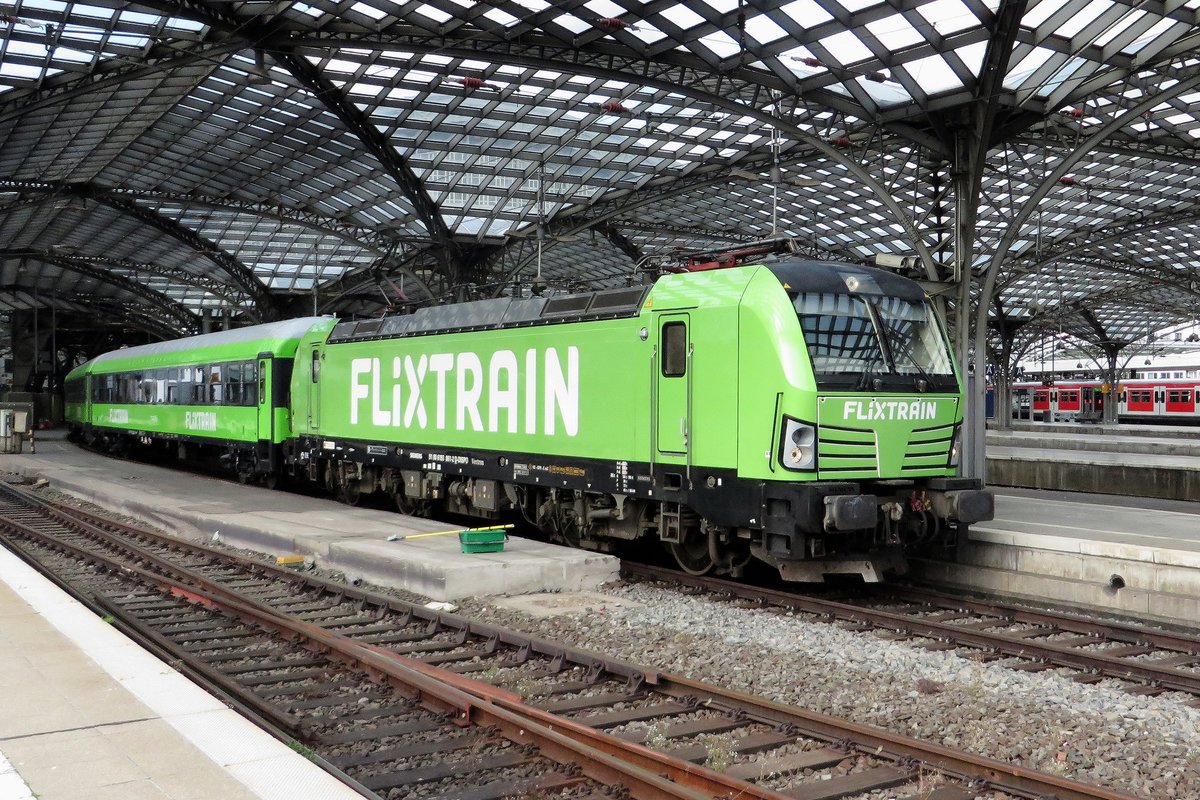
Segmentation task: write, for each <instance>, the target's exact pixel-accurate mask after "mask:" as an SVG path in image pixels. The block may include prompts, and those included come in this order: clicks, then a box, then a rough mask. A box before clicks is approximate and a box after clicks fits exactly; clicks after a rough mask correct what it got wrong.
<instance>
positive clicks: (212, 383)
mask: <svg viewBox="0 0 1200 800" xmlns="http://www.w3.org/2000/svg"><path fill="white" fill-rule="evenodd" d="M222 374H223V370H222V369H221V365H220V364H213V365H212V366H211V367H209V368H208V402H210V403H213V404H214V405H218V406H219V405H221V403H223V402H224V399H225V393H224V391H223V390H222V386H221V376H222Z"/></svg>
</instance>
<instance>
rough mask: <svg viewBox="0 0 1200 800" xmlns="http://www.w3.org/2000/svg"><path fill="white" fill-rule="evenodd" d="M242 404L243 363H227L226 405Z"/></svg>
mask: <svg viewBox="0 0 1200 800" xmlns="http://www.w3.org/2000/svg"><path fill="white" fill-rule="evenodd" d="M241 404H242V365H241V364H240V363H238V364H226V365H225V405H227V406H240V405H241Z"/></svg>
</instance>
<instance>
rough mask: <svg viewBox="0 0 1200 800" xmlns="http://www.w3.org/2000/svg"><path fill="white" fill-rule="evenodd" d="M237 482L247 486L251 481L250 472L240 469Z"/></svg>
mask: <svg viewBox="0 0 1200 800" xmlns="http://www.w3.org/2000/svg"><path fill="white" fill-rule="evenodd" d="M237 482H238V483H240V484H242V485H243V486H245V485H246V484H247V483H249V482H250V473H249V472H246V471H245V470H242V469H239V470H238V471H237Z"/></svg>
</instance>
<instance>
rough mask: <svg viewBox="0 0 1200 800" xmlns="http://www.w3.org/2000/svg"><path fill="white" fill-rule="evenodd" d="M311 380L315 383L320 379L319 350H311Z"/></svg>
mask: <svg viewBox="0 0 1200 800" xmlns="http://www.w3.org/2000/svg"><path fill="white" fill-rule="evenodd" d="M311 375H312V382H313V383H316V382H317V381H319V380H321V351H319V350H313V351H312V372H311Z"/></svg>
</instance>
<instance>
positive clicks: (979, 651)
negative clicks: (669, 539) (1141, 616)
mask: <svg viewBox="0 0 1200 800" xmlns="http://www.w3.org/2000/svg"><path fill="white" fill-rule="evenodd" d="M621 573H622V575H624V576H626V577H629V578H638V579H648V580H661V581H666V582H669V583H672V584H675V585H681V586H688V587H693V588H697V589H703V590H706V591H710V592H715V593H719V594H721V595H724V596H727V597H734V598H737V599H739V600H748V601H753V602H757V603H763V604H766V605H769V606H775V607H778V608H786V609H788V610H791V611H800V612H805V613H808V614H812V615H815V616H817V617H819V618H822V619H825V620H830V621H838V622H840V623H843V624H845V625H849V626H853V627H857V628H858V629H860V630H879V631H884V632H887V633H889V634H891V635H893V636H894V637H896V638H899V639H907V640H911V641H914V642H917V643H918V646H921V647H924V648H926V649H931V650H952V649H956V648H959V647H964V648H970V649H972V650H974V651H975V652H976V656H975V657H976V658H979V659H980V660H985V661H991V660H1000V659H1015V660H1014V661H1013V662H1012V663H1010V664H1008V666H1009V667H1010V668H1012V669H1016V670H1021V671H1025V672H1039V671H1042V670H1048V669H1055V668H1059V667H1068V668H1070V669H1073V670H1075V671H1076V672H1077V674H1076V675H1074V676H1073V679H1074V680H1076V681H1079V682H1081V683H1096V682H1098V681H1101V680H1104V679H1106V678H1115V679H1118V680H1120V681H1123V682H1124V683H1125V686H1124V689H1125V691H1127V692H1129V693H1130V694H1138V695H1151V696H1153V695H1160V694H1164V693H1166V692H1183V693H1186V694H1189V695H1192V697H1191V698H1190V699H1187V700H1186V701H1185V702H1186V703H1187V704H1188V705H1192V706H1197V707H1200V637H1195V636H1188V635H1185V634H1177V633H1170V632H1167V631H1160V630H1154V629H1150V628H1142V627H1137V626H1131V625H1122V624H1118V623H1110V622H1100V621H1096V620H1091V619H1086V618H1083V617H1079V616H1075V615H1072V614H1067V613H1056V612H1051V611H1042V610H1035V609H1027V608H1022V607H1019V606H1014V605H1007V604H1004V603H998V602H983V601H977V600H968V599H965V598H960V597H954V596H950V595H942V594H939V593H937V592H933V591H923V590H919V589H906V588H896V587H886V588H884V589H882V590H881V593H879V594H871V595H868V596H867V597H865V598H854V599H845V598H842V599H831V598H828V597H823V596H812V595H806V594H801V593H796V592H789V591H781V590H776V589H767V588H762V587H756V586H750V585H747V584H743V583H737V582H735V581H729V580H723V579H720V578H710V577H707V576H704V577H696V576H692V575H686V574H684V573H681V572H678V571H676V570H671V569H663V568H661V567H655V566H651V565H647V564H639V563H635V562H622V563H621Z"/></svg>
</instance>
